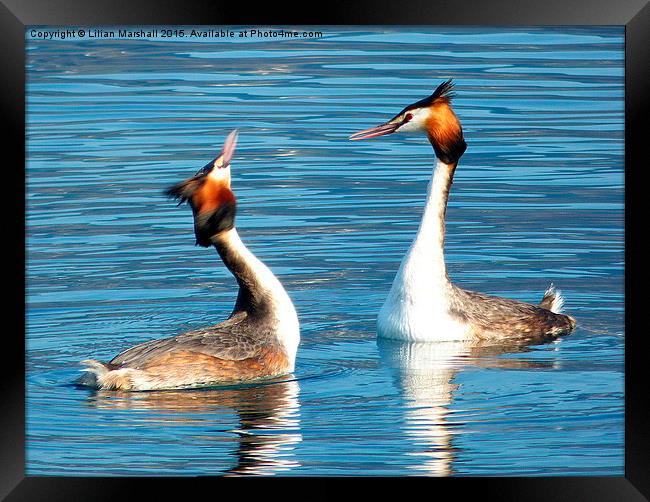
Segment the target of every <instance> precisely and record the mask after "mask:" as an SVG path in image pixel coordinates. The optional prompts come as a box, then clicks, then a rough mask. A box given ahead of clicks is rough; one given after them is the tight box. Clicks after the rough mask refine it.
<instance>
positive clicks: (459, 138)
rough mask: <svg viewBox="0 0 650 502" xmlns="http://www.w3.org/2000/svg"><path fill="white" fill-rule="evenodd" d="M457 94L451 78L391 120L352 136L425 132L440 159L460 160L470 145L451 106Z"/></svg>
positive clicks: (453, 161) (369, 136) (373, 136)
mask: <svg viewBox="0 0 650 502" xmlns="http://www.w3.org/2000/svg"><path fill="white" fill-rule="evenodd" d="M453 96H454V93H453V82H452V81H451V80H447V81H446V82H443V83H442V84H440V85H439V86H438V87H437V88H436V90H435V91H433V94H431V96H428V97H426V98H424V99H421V100H420V101H417V102H415V103H413V104H411V105H409V106H407V107H406V108H404V109H403V110H402V111H401V112H399V113H398V114H397V115H395V116H394V117H393V118H392V119H390V120H389V121H388V122H386V123H384V124H381V125H378V126H376V127H371V128H370V129H366V130H364V131H360V132H358V133H355V134H353V135H352V136H350V138H349V139H351V140H353V141H356V140H360V139H369V138H376V137H378V136H385V135H387V134H392V133H395V132H424V133H426V134H427V137H428V138H429V141H430V142H431V144H432V145H433V149H434V150H435V152H436V156H437V157H438V158H439V159H440V160H442V161H443V162H445V163H447V164H452V163H456V162H458V159H460V157H461V155H463V153H464V152H465V149H466V148H467V144H466V143H465V140H464V139H463V129H462V127H461V125H460V121H459V120H458V117H457V116H456V114H455V113H454V111H453V110H452V109H451V99H452V98H453Z"/></svg>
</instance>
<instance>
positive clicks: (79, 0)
mask: <svg viewBox="0 0 650 502" xmlns="http://www.w3.org/2000/svg"><path fill="white" fill-rule="evenodd" d="M307 12H309V14H307ZM110 24H113V25H129V24H131V25H154V24H160V25H163V24H169V25H173V24H177V25H181V24H183V25H283V26H290V25H294V26H295V25H298V26H299V25H333V24H338V25H340V24H357V25H369V24H371V25H372V24H374V25H378V24H383V25H483V26H485V25H491V26H505V25H516V26H532V25H619V26H622V25H624V26H625V163H626V168H627V169H626V170H628V171H629V174H627V173H626V190H625V218H626V232H625V258H626V264H630V263H631V262H632V261H634V260H633V257H632V254H633V249H632V247H633V245H634V242H633V241H632V238H633V236H634V235H635V234H634V231H633V230H632V227H633V221H634V217H635V216H636V214H638V212H637V211H635V209H637V208H638V205H636V204H635V197H634V193H633V192H634V190H635V187H636V188H638V187H639V184H638V183H637V184H634V183H633V182H631V180H632V179H633V177H634V176H635V175H636V174H635V173H638V172H639V168H637V169H636V170H635V169H634V167H637V165H638V166H639V167H641V165H642V164H641V161H642V158H643V161H644V162H645V163H647V154H646V155H645V156H643V157H642V156H641V146H642V141H643V139H644V138H643V136H644V132H645V127H643V126H644V125H646V124H643V123H642V118H644V117H647V116H648V100H647V93H646V92H644V91H646V89H648V88H649V86H648V85H647V84H648V77H649V75H650V74H649V73H648V67H649V63H650V57H649V56H650V29H649V28H650V5H648V3H647V1H646V0H625V1H619V2H613V1H611V0H545V1H544V2H533V1H529V2H526V3H524V2H523V1H522V0H490V1H481V0H407V1H406V3H405V2H404V1H400V2H395V1H394V0H373V1H369V0H363V1H361V2H356V3H354V4H350V3H347V2H344V1H338V0H329V1H328V2H326V3H323V4H321V5H320V6H319V5H316V8H315V9H313V10H312V9H310V10H309V11H299V10H296V9H287V8H282V7H281V6H280V5H278V4H277V2H266V3H262V2H256V5H255V6H254V8H253V7H252V6H248V5H247V4H244V3H243V2H239V3H237V2H233V1H232V0H230V1H229V2H225V1H223V0H221V1H219V0H210V1H201V0H191V1H190V0H184V1H178V2H173V1H170V0H157V1H156V0H137V1H136V0H130V1H128V0H127V1H124V2H117V1H115V0H86V1H83V0H49V1H48V0H23V1H21V0H3V2H2V4H0V40H1V46H0V47H1V48H2V52H1V54H2V66H3V68H2V70H3V71H2V73H3V78H2V88H1V89H2V94H1V98H0V99H1V102H2V119H3V130H4V134H3V135H4V136H5V138H6V139H7V141H6V142H5V145H6V147H5V149H3V153H5V154H6V152H7V148H8V149H9V151H10V152H11V153H12V154H13V157H15V159H16V163H18V162H20V159H22V163H23V164H22V165H23V166H24V158H25V151H24V145H25V127H24V126H25V101H24V97H25V32H24V30H25V27H26V26H27V25H82V26H83V25H87V26H90V25H110ZM21 98H22V99H21ZM643 122H646V123H647V119H646V120H645V121H643ZM16 163H10V162H6V161H5V162H4V169H3V181H4V183H5V186H6V187H7V188H8V189H7V190H6V191H5V197H7V196H9V197H10V198H11V199H10V201H8V203H7V204H5V211H8V212H9V214H10V215H11V222H12V223H14V225H12V226H8V227H7V228H5V240H6V241H10V242H11V243H12V245H11V246H8V247H6V249H5V252H8V253H9V256H8V258H9V262H10V263H11V264H12V265H13V263H14V262H16V263H20V262H21V261H22V263H23V265H24V264H25V220H24V217H23V218H21V217H20V214H23V215H24V213H25V198H24V196H25V173H24V170H23V172H22V173H20V172H19V170H18V169H16V168H15V165H16ZM23 169H24V167H23ZM7 177H9V178H8V179H7ZM21 188H22V190H21ZM21 209H22V212H21V211H20V210H21ZM6 232H9V234H7V233H6ZM644 233H645V232H644ZM9 270H10V271H11V272H13V274H14V275H12V276H11V279H12V282H13V284H14V285H15V286H14V287H15V294H13V295H6V297H5V298H6V299H5V305H6V306H8V307H9V309H8V314H9V315H6V316H5V319H7V320H10V321H11V322H10V323H8V326H9V329H8V330H6V331H5V334H4V340H3V342H4V343H3V346H2V349H3V350H2V363H3V370H4V371H3V372H2V378H1V379H0V395H1V396H2V400H1V402H2V414H1V419H0V420H1V421H0V437H1V441H2V450H1V452H0V465H1V466H2V469H1V472H0V499H5V497H6V500H50V501H58V500H62V501H69V500H94V501H101V500H115V499H124V498H126V499H127V500H129V499H131V498H136V497H143V498H145V499H150V498H152V497H153V493H154V492H156V495H157V494H158V493H160V492H161V491H162V490H168V489H169V487H170V484H178V485H179V486H180V487H181V489H183V488H185V489H186V490H187V491H186V496H188V495H189V496H192V495H191V494H192V493H197V492H198V490H200V489H201V488H206V489H212V490H214V489H215V488H216V487H215V485H214V484H213V483H214V480H207V479H204V478H201V479H196V478H173V479H169V478H167V479H161V478H146V479H143V478H106V477H103V478H79V477H77V478H74V477H36V476H29V477H25V451H24V446H25V363H24V359H25V340H24V332H25V303H24V295H23V300H22V301H21V300H20V299H19V295H18V291H19V290H20V289H22V290H23V292H24V290H25V275H24V267H23V270H22V273H21V270H20V267H18V266H12V267H9ZM625 281H626V312H625V323H626V333H627V335H628V336H627V337H626V351H625V476H624V477H548V478H521V477H518V478H517V477H511V478H445V479H427V480H426V481H419V482H426V483H435V486H431V485H427V486H426V487H424V486H423V487H421V488H423V489H426V490H431V491H430V492H429V495H430V496H435V495H438V496H440V495H442V494H440V491H439V490H440V489H441V488H443V485H444V487H445V488H446V489H450V488H451V489H454V491H455V493H456V496H457V495H458V494H459V493H458V492H459V491H460V493H463V494H466V493H467V492H466V489H467V488H474V489H477V490H480V492H479V493H480V495H479V496H480V497H481V498H482V499H483V500H492V499H494V500H500V501H506V500H516V501H521V500H533V501H534V500H556V501H560V500H567V501H572V502H573V501H583V500H585V501H586V500H589V501H597V500H631V501H637V500H638V501H642V500H650V479H649V478H650V476H649V473H650V461H649V460H650V445H649V441H648V439H649V438H650V434H649V433H648V431H649V430H650V425H649V424H650V414H649V413H648V410H647V409H646V408H647V407H646V406H644V404H646V403H648V391H647V387H645V386H644V384H645V383H646V382H648V381H649V378H648V377H649V376H650V372H649V371H648V365H647V364H644V363H645V361H644V360H643V355H644V354H643V352H642V349H641V344H642V340H643V338H644V337H647V334H646V333H645V332H644V331H640V330H639V328H640V327H641V324H640V323H635V322H634V313H633V312H632V311H631V310H630V308H629V307H630V306H631V301H629V300H630V299H633V298H635V297H636V296H637V295H638V294H643V293H642V291H643V290H642V289H641V277H640V274H637V275H636V276H634V275H632V274H628V273H626V274H625ZM21 286H22V288H21ZM5 292H6V293H9V292H12V290H11V289H6V291H5ZM9 296H10V297H9ZM635 327H636V328H637V329H636V330H635V329H634V328H635ZM282 481H283V482H286V481H287V480H286V479H285V480H282ZM394 481H398V480H396V479H395V480H394ZM293 482H295V481H292V483H293ZM370 482H371V483H372V486H377V487H379V486H380V485H379V484H378V483H380V480H378V479H377V478H372V480H371V481H370ZM398 482H401V481H398ZM416 482H418V481H416ZM190 483H192V485H190ZM197 483H198V484H200V485H202V486H200V487H199V485H198V484H197ZM207 483H209V484H210V485H209V486H208V485H207ZM257 483H260V481H255V482H253V483H252V485H251V484H248V485H247V487H246V490H247V492H248V490H249V489H250V488H251V487H252V488H255V485H256V484H257ZM336 485H337V483H334V484H333V485H332V488H331V489H330V490H327V488H326V489H325V490H323V492H322V495H326V494H327V493H328V492H330V493H332V492H334V490H336V491H337V492H338V490H337V486H336ZM452 485H453V487H452ZM190 486H191V488H190ZM321 486H322V485H321ZM328 486H329V485H328ZM240 489H241V488H240ZM263 489H267V490H268V488H267V487H264V488H263ZM282 489H284V490H287V489H289V488H288V487H286V486H285V487H283V488H282ZM297 489H299V488H298V487H295V486H293V485H292V488H291V490H292V491H293V492H294V496H295V495H298V496H300V492H298V493H296V490H297ZM433 490H435V492H434V491H433ZM248 493H250V492H248ZM280 493H281V492H279V493H278V495H279V494H280ZM303 493H304V492H303ZM304 494H305V495H313V489H310V490H309V492H306V493H304ZM213 496H217V497H218V496H223V495H222V494H220V493H218V492H216V493H214V494H213ZM286 496H287V495H285V497H286ZM330 496H331V495H330ZM310 498H311V497H310Z"/></svg>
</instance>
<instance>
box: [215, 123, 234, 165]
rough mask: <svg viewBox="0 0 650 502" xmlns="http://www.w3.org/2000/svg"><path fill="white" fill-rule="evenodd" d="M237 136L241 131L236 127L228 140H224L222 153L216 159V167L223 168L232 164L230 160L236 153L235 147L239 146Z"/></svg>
mask: <svg viewBox="0 0 650 502" xmlns="http://www.w3.org/2000/svg"><path fill="white" fill-rule="evenodd" d="M237 136H239V132H238V131H237V129H235V130H234V131H233V132H231V133H230V134H229V135H228V137H227V138H226V141H224V142H223V149H222V150H221V155H219V157H217V159H216V160H215V161H214V165H215V167H218V168H222V167H228V165H230V161H231V160H232V158H233V155H234V154H235V147H236V146H237Z"/></svg>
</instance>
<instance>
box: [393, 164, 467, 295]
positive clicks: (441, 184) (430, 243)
mask: <svg viewBox="0 0 650 502" xmlns="http://www.w3.org/2000/svg"><path fill="white" fill-rule="evenodd" d="M455 168H456V166H455V165H449V164H445V163H444V162H442V161H440V160H438V161H437V164H436V167H435V169H434V172H433V176H432V178H431V181H430V183H429V188H428V193H427V200H426V204H425V206H424V212H423V214H422V219H421V221H420V227H419V228H418V231H417V234H416V236H415V239H414V240H413V243H412V244H411V247H410V248H409V250H408V252H407V253H406V256H405V257H404V259H403V260H402V265H401V267H400V272H401V274H400V273H398V274H397V277H396V278H395V281H396V282H397V281H398V279H400V288H404V287H407V288H408V283H411V285H412V286H414V287H417V289H418V290H422V289H423V288H424V289H428V288H427V284H428V285H430V286H431V287H440V286H441V285H444V284H447V283H449V277H447V268H446V266H445V255H444V246H445V215H446V212H447V199H448V197H449V189H450V187H451V183H452V179H453V176H454V170H455ZM400 275H401V277H400ZM394 285H395V284H394Z"/></svg>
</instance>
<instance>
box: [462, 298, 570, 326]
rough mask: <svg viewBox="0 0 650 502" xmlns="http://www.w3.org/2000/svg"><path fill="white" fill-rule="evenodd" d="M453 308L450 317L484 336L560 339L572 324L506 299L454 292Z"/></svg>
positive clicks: (535, 306)
mask: <svg viewBox="0 0 650 502" xmlns="http://www.w3.org/2000/svg"><path fill="white" fill-rule="evenodd" d="M455 293H456V298H457V304H455V305H454V306H453V307H452V313H453V314H454V315H456V316H458V317H460V318H463V319H465V320H467V321H469V322H471V323H472V324H473V325H475V326H479V327H481V328H482V329H483V330H484V331H485V332H486V333H495V334H498V333H503V334H504V335H507V336H513V334H519V335H520V336H522V337H526V336H543V335H553V336H556V335H561V334H565V333H570V332H571V331H572V330H573V328H574V326H575V321H573V320H572V318H570V317H569V316H566V315H564V314H556V313H554V312H551V311H550V310H548V309H546V308H542V307H539V306H537V305H531V304H529V303H525V302H520V301H518V300H510V299H509V298H500V297H498V296H490V295H485V294H483V293H476V292H474V291H467V290H464V289H461V288H456V289H455Z"/></svg>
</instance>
